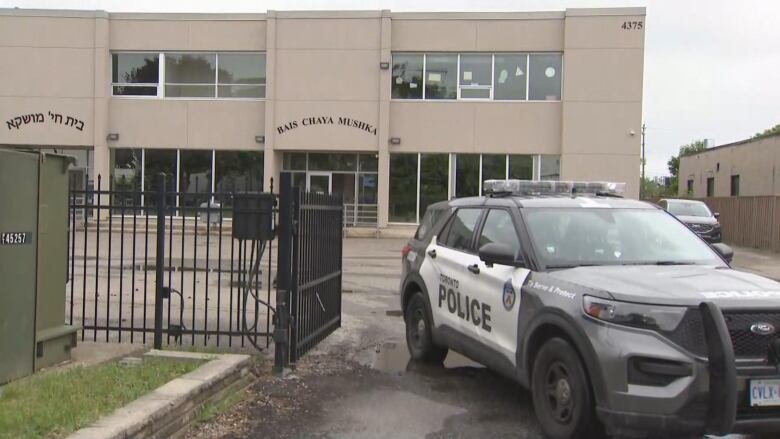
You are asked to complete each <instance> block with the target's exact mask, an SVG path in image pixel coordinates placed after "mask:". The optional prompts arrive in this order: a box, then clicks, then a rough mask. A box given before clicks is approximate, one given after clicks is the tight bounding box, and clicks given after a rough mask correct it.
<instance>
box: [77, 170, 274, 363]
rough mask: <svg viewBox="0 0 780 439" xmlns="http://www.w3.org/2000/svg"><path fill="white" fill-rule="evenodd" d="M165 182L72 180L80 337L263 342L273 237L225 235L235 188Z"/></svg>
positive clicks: (239, 343)
mask: <svg viewBox="0 0 780 439" xmlns="http://www.w3.org/2000/svg"><path fill="white" fill-rule="evenodd" d="M165 187H166V184H165V179H164V177H162V176H159V177H158V179H157V181H156V184H155V188H156V190H154V191H123V190H112V188H110V187H109V188H108V189H103V187H102V182H101V180H100V178H98V181H97V185H96V188H95V189H94V190H81V191H78V190H71V192H70V215H69V217H70V218H69V221H70V231H69V234H70V236H69V241H70V245H69V255H68V256H69V258H68V273H69V283H68V285H67V289H68V290H67V293H66V294H67V296H68V301H67V305H66V307H67V310H66V314H67V319H68V321H69V323H70V324H77V325H81V327H82V330H81V338H82V340H87V339H91V340H94V341H97V340H103V341H119V342H125V341H129V342H131V343H136V342H140V343H147V339H148V337H150V336H153V335H155V328H161V330H159V331H158V332H157V336H158V338H162V339H164V341H165V342H167V343H168V344H171V343H177V344H188V345H196V344H197V345H204V346H205V345H212V346H226V347H236V346H241V347H243V346H245V345H246V344H247V343H250V344H255V345H257V346H258V347H261V346H262V347H268V345H269V343H270V341H269V336H270V335H271V334H272V322H271V312H272V309H273V302H272V296H271V288H272V281H273V277H272V276H273V275H274V273H272V267H273V265H272V258H271V252H272V249H273V241H249V240H239V239H234V238H233V236H232V233H231V232H232V224H233V223H232V221H230V220H229V218H231V217H232V216H233V214H234V211H233V201H234V197H235V194H232V193H211V192H208V193H203V192H198V193H195V192H176V191H168V190H166V189H165ZM195 187H197V184H196V185H195ZM271 191H272V192H273V188H271ZM244 196H246V194H244ZM274 212H275V211H274ZM269 214H270V216H271V217H273V216H274V215H273V212H271V213H269ZM261 261H262V263H261ZM261 267H262V268H261ZM157 303H161V305H162V306H160V307H157V308H155V305H156V304H157ZM156 311H157V312H156ZM155 341H163V340H155ZM155 345H158V343H155Z"/></svg>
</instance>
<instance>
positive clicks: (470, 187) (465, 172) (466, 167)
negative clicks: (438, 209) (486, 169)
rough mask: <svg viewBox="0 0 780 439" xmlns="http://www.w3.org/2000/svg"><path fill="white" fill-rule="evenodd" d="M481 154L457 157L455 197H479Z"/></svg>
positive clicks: (459, 155)
mask: <svg viewBox="0 0 780 439" xmlns="http://www.w3.org/2000/svg"><path fill="white" fill-rule="evenodd" d="M479 186H480V182H479V154H457V155H456V156H455V197H456V198H461V197H473V196H476V195H479Z"/></svg>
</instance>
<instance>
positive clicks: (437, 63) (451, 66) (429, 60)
mask: <svg viewBox="0 0 780 439" xmlns="http://www.w3.org/2000/svg"><path fill="white" fill-rule="evenodd" d="M457 70H458V55H425V99H455V98H457V97H458V91H457V90H456V89H457V84H458V78H457Z"/></svg>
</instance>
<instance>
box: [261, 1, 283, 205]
mask: <svg viewBox="0 0 780 439" xmlns="http://www.w3.org/2000/svg"><path fill="white" fill-rule="evenodd" d="M266 17H267V21H266V49H265V83H266V86H265V130H264V133H263V134H264V135H265V144H264V145H263V146H264V148H263V175H264V177H263V179H264V180H265V182H264V186H263V187H264V188H266V190H267V189H268V188H270V184H271V178H273V179H274V191H276V192H277V193H278V191H279V171H280V170H281V156H282V154H281V153H280V154H275V153H274V143H275V142H274V140H275V139H276V131H275V130H274V127H275V126H276V11H268V13H267V14H266ZM277 155H278V156H279V157H276V156H277Z"/></svg>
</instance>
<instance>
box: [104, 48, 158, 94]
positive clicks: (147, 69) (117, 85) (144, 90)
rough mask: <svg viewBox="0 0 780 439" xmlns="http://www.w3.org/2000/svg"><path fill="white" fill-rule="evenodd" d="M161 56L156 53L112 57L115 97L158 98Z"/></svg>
mask: <svg viewBox="0 0 780 439" xmlns="http://www.w3.org/2000/svg"><path fill="white" fill-rule="evenodd" d="M159 59H160V56H159V54H156V53H114V54H112V55H111V89H112V92H113V94H114V96H157V85H158V83H159V78H160V63H159Z"/></svg>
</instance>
